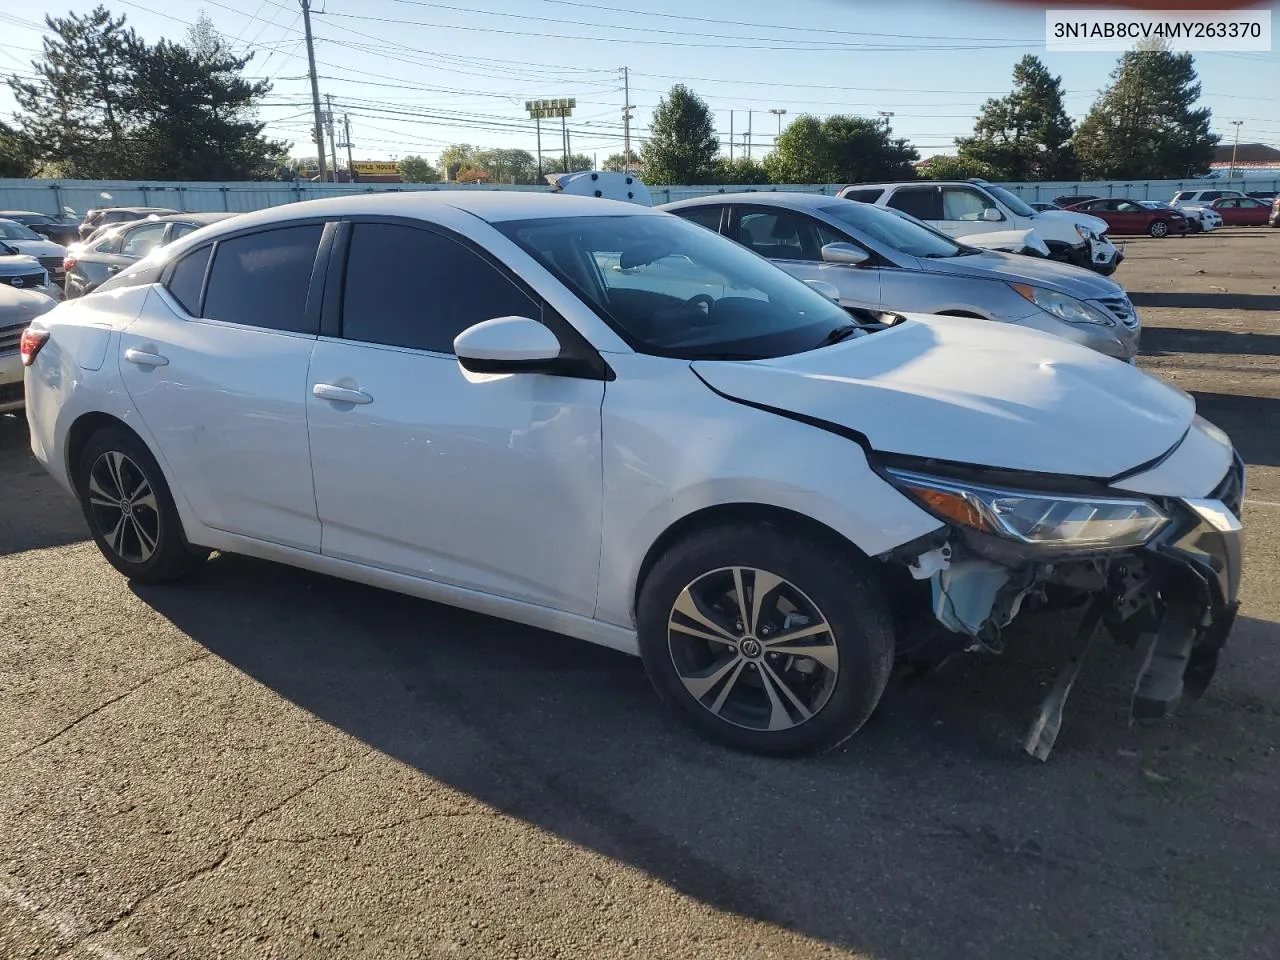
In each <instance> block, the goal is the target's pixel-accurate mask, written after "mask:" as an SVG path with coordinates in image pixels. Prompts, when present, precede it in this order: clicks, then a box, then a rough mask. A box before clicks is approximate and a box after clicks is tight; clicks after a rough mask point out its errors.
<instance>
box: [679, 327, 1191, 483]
mask: <svg viewBox="0 0 1280 960" xmlns="http://www.w3.org/2000/svg"><path fill="white" fill-rule="evenodd" d="M691 366H692V368H693V371H694V372H695V373H696V374H697V375H698V376H699V377H700V378H701V379H702V380H703V381H704V382H705V383H706V384H707V385H708V386H709V387H710V388H711V389H713V390H715V391H716V392H717V393H720V394H721V395H723V396H725V397H728V398H729V399H732V400H737V401H740V402H744V403H748V404H752V405H756V406H765V407H769V408H772V409H775V410H778V411H783V412H786V413H790V414H794V415H796V416H797V417H799V418H803V419H805V420H812V421H816V422H821V423H825V424H831V425H834V426H837V427H840V428H843V429H844V430H848V431H851V432H855V433H857V434H860V435H862V436H864V437H866V439H867V442H868V443H869V444H870V446H871V447H872V449H874V450H877V451H881V452H884V453H897V454H902V455H907V456H916V457H928V458H931V459H936V460H945V461H950V462H954V463H964V464H973V465H977V466H987V467H993V468H998V469H1006V470H1022V471H1027V472H1034V473H1049V474H1059V475H1066V476H1077V477H1089V478H1095V479H1102V480H1109V479H1111V478H1115V477H1119V476H1120V475H1122V474H1126V473H1129V472H1131V471H1133V470H1135V469H1136V468H1139V467H1141V466H1143V465H1144V464H1149V463H1151V462H1153V461H1156V460H1158V459H1159V458H1160V457H1162V456H1163V455H1164V454H1166V453H1168V452H1169V451H1170V450H1171V449H1172V448H1174V447H1175V446H1176V445H1177V444H1178V443H1179V442H1180V441H1181V440H1182V438H1183V437H1184V436H1185V435H1186V433H1187V431H1188V429H1189V428H1190V426H1191V422H1192V419H1193V418H1194V416H1195V403H1194V401H1193V400H1192V399H1191V398H1190V397H1189V396H1188V395H1186V394H1185V393H1182V392H1181V391H1179V390H1175V389H1173V388H1172V387H1169V386H1167V385H1166V384H1164V383H1162V382H1161V381H1159V380H1157V379H1156V378H1154V377H1152V376H1150V375H1148V374H1146V373H1143V372H1142V371H1140V370H1138V369H1136V368H1134V367H1131V366H1129V365H1128V364H1125V363H1123V362H1121V361H1119V360H1114V359H1112V358H1110V357H1106V356H1103V355H1102V354H1100V353H1096V352H1094V351H1092V350H1089V349H1087V348H1085V347H1081V346H1078V345H1076V344H1073V343H1070V342H1069V341H1067V340H1063V339H1060V338H1057V337H1052V336H1050V335H1048V334H1043V333H1040V332H1038V331H1034V330H1027V329H1023V328H1019V327H1016V326H1012V325H1008V324H992V323H990V322H988V321H985V320H970V319H966V318H960V317H946V318H939V317H932V316H928V315H918V314H917V315H910V316H909V318H908V320H907V322H905V323H901V324H899V325H897V326H895V327H892V328H890V329H888V330H884V331H881V332H879V333H875V334H872V335H870V336H864V337H858V338H855V339H852V340H848V341H846V342H844V343H842V344H837V345H835V346H831V347H824V348H820V349H817V350H811V351H808V352H806V353H799V354H794V355H792V356H787V357H778V358H776V359H771V360H758V361H748V362H742V361H714V360H696V361H693V363H692V364H691ZM780 455H782V456H785V455H786V452H785V451H780ZM815 468H816V469H821V465H815Z"/></svg>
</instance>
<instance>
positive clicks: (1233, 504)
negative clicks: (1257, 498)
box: [1210, 453, 1244, 518]
mask: <svg viewBox="0 0 1280 960" xmlns="http://www.w3.org/2000/svg"><path fill="white" fill-rule="evenodd" d="M1210 497H1211V498H1212V499H1214V500H1221V501H1222V503H1223V504H1224V505H1225V506H1226V508H1227V509H1228V510H1230V511H1231V512H1232V513H1234V514H1235V515H1236V517H1237V518H1239V516H1240V510H1241V508H1242V507H1243V506H1244V461H1243V460H1241V459H1240V454H1238V453H1237V454H1236V455H1235V459H1234V460H1233V461H1232V464H1231V469H1229V470H1228V471H1227V475H1226V476H1225V477H1223V478H1222V482H1221V483H1220V484H1218V486H1217V487H1216V488H1215V489H1214V491H1213V493H1212V494H1210Z"/></svg>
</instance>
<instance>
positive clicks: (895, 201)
mask: <svg viewBox="0 0 1280 960" xmlns="http://www.w3.org/2000/svg"><path fill="white" fill-rule="evenodd" d="M889 206H891V207H893V208H894V209H895V210H901V211H902V212H903V213H909V214H911V216H913V217H915V218H916V219H917V220H941V219H942V198H941V196H940V195H939V193H938V188H937V187H903V188H902V189H901V190H895V191H894V193H893V196H891V197H890V198H889Z"/></svg>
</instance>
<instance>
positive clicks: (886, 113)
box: [880, 110, 893, 129]
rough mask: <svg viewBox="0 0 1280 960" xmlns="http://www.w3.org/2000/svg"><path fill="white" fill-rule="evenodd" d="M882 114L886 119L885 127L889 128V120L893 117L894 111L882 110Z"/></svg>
mask: <svg viewBox="0 0 1280 960" xmlns="http://www.w3.org/2000/svg"><path fill="white" fill-rule="evenodd" d="M880 116H881V117H882V118H883V119H884V125H885V128H886V129H887V128H888V126H889V121H890V120H892V119H893V111H892V110H881V111H880Z"/></svg>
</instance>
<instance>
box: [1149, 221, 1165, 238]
mask: <svg viewBox="0 0 1280 960" xmlns="http://www.w3.org/2000/svg"><path fill="white" fill-rule="evenodd" d="M1147 232H1148V233H1149V234H1151V235H1152V236H1153V237H1157V238H1159V237H1167V236H1168V235H1169V224H1168V222H1167V221H1165V220H1152V221H1151V226H1149V227H1148V228H1147Z"/></svg>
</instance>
